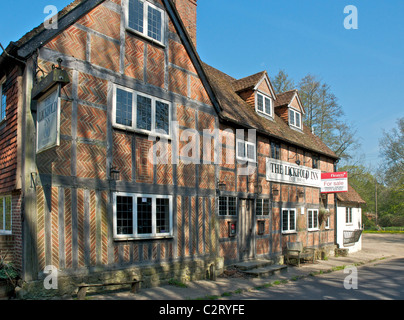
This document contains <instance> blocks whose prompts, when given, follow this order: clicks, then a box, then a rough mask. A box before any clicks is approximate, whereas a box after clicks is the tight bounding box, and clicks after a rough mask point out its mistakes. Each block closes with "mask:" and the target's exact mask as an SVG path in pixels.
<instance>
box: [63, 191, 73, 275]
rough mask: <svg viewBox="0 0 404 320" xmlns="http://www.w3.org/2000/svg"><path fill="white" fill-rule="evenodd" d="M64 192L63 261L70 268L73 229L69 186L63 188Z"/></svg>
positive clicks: (71, 263) (71, 264)
mask: <svg viewBox="0 0 404 320" xmlns="http://www.w3.org/2000/svg"><path fill="white" fill-rule="evenodd" d="M64 193H65V203H64V214H65V261H66V269H70V268H72V266H73V256H72V241H73V238H72V236H73V229H72V198H71V190H70V189H69V188H65V189H64Z"/></svg>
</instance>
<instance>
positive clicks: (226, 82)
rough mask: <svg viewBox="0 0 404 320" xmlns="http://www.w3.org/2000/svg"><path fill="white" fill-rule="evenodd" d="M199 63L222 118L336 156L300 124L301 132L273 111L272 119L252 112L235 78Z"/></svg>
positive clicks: (335, 157) (332, 156)
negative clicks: (214, 95)
mask: <svg viewBox="0 0 404 320" xmlns="http://www.w3.org/2000/svg"><path fill="white" fill-rule="evenodd" d="M203 67H204V69H205V73H206V74H207V76H208V78H209V82H210V84H211V86H212V88H213V90H214V91H215V94H216V97H217V98H218V100H219V103H220V106H221V108H222V112H221V114H220V117H221V118H222V119H224V120H227V121H231V122H233V123H235V124H238V125H240V126H243V127H246V128H252V129H257V131H258V132H260V133H261V134H264V135H267V136H270V137H274V138H277V139H280V140H283V141H285V142H287V143H290V144H293V145H295V146H299V147H301V148H304V149H307V150H311V151H314V152H316V153H320V154H323V155H326V156H329V157H331V158H334V159H338V156H337V155H336V154H335V153H334V152H333V151H332V150H330V149H329V148H328V147H327V146H326V145H325V144H324V143H323V142H322V141H321V140H320V139H319V138H318V137H317V136H315V135H314V134H312V133H311V130H310V129H309V128H308V127H306V126H303V132H299V131H297V130H293V129H291V128H290V127H289V125H288V124H287V123H286V122H285V121H283V120H282V119H281V118H280V117H279V116H278V115H276V114H275V115H274V120H270V119H267V118H265V117H261V116H260V115H258V114H257V113H256V112H255V108H254V107H251V106H250V105H248V104H247V103H246V102H245V101H244V100H243V99H242V98H241V97H240V96H239V95H238V94H237V93H236V92H235V87H234V83H235V82H237V81H236V80H235V79H234V78H232V77H230V76H229V75H227V74H225V73H223V72H221V71H219V70H217V69H215V68H213V67H211V66H209V65H207V64H205V63H203ZM247 78H248V77H247ZM244 79H246V78H244Z"/></svg>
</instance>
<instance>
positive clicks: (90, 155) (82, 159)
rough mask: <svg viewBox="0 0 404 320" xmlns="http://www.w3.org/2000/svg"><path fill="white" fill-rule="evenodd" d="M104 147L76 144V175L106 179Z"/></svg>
mask: <svg viewBox="0 0 404 320" xmlns="http://www.w3.org/2000/svg"><path fill="white" fill-rule="evenodd" d="M105 158H106V148H105V147H103V146H98V145H92V144H87V143H78V144H77V176H78V177H82V178H93V179H102V180H104V179H106V162H105Z"/></svg>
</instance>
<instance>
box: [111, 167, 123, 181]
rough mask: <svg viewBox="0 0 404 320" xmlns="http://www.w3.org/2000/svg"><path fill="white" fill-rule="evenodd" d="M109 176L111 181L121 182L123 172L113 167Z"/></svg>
mask: <svg viewBox="0 0 404 320" xmlns="http://www.w3.org/2000/svg"><path fill="white" fill-rule="evenodd" d="M109 176H110V177H111V180H119V179H120V178H121V172H120V171H119V170H118V169H117V168H116V167H113V166H112V165H111V167H110V170H109Z"/></svg>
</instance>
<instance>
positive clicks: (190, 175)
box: [177, 160, 196, 188]
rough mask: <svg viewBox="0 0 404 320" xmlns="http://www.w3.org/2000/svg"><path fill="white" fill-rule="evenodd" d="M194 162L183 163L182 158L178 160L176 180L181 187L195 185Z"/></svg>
mask: <svg viewBox="0 0 404 320" xmlns="http://www.w3.org/2000/svg"><path fill="white" fill-rule="evenodd" d="M195 172H196V171H195V164H193V163H190V164H184V162H183V161H182V160H180V161H179V164H178V166H177V182H178V185H179V186H182V187H190V188H193V187H195V183H196V179H195Z"/></svg>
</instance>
